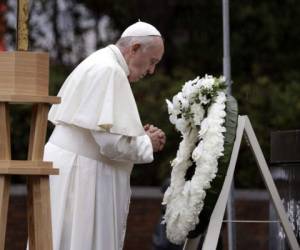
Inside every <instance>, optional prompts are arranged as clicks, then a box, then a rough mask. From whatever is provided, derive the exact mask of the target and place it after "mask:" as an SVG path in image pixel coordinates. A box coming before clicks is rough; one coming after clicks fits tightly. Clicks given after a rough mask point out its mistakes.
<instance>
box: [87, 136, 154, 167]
mask: <svg viewBox="0 0 300 250" xmlns="http://www.w3.org/2000/svg"><path fill="white" fill-rule="evenodd" d="M92 135H93V137H94V139H95V141H96V143H97V144H98V145H99V147H100V153H101V154H102V155H104V156H106V157H108V158H109V159H111V160H117V161H131V162H133V163H135V164H138V163H150V162H152V161H153V148H152V144H151V140H150V138H149V137H148V135H142V136H137V137H129V136H125V135H117V134H111V133H106V132H99V131H92Z"/></svg>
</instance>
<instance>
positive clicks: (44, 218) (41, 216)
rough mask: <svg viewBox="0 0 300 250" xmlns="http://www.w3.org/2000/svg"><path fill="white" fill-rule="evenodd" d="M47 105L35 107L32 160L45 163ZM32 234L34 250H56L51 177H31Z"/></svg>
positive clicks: (29, 152)
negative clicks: (53, 233) (52, 219)
mask: <svg viewBox="0 0 300 250" xmlns="http://www.w3.org/2000/svg"><path fill="white" fill-rule="evenodd" d="M47 114H48V105H47V104H35V105H34V106H33V113H32V120H31V127H30V137H29V149H28V160H32V161H34V160H42V159H43V153H44V144H45V138H46V131H47ZM27 207H28V234H29V246H30V250H39V249H45V250H52V228H51V207H50V188H49V176H29V177H28V204H27Z"/></svg>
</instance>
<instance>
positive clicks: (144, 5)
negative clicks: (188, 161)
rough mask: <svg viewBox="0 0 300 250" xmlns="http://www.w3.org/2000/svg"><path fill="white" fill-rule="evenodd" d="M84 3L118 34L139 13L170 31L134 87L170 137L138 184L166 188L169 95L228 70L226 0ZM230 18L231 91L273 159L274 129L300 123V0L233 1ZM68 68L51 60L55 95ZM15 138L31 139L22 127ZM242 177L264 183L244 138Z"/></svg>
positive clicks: (23, 117) (145, 117) (149, 116)
mask: <svg viewBox="0 0 300 250" xmlns="http://www.w3.org/2000/svg"><path fill="white" fill-rule="evenodd" d="M79 2H81V3H83V4H87V5H86V6H88V7H89V8H90V9H91V10H92V11H93V12H94V13H95V16H97V18H99V16H101V15H108V16H109V17H110V20H111V28H113V29H114V30H116V31H119V32H121V31H122V30H123V29H124V28H125V27H126V26H128V25H130V24H132V23H133V22H135V21H136V20H137V19H138V18H140V19H141V20H143V21H148V22H150V23H152V24H154V25H155V26H157V27H158V28H159V29H160V31H161V33H162V34H163V36H164V39H165V46H166V53H165V56H164V58H163V60H162V62H161V63H160V65H159V66H158V69H157V72H156V74H154V75H153V76H151V77H148V78H146V79H144V80H142V81H140V82H138V83H135V84H133V85H132V88H133V91H134V94H135V97H136V100H137V104H138V107H139V111H140V114H141V118H142V121H143V123H152V124H154V125H156V126H158V127H160V128H162V129H163V130H164V131H165V132H166V134H167V145H166V147H165V149H164V151H163V152H161V153H159V154H157V155H156V156H157V157H156V160H155V162H154V163H152V164H150V165H147V166H136V167H135V168H134V171H133V175H132V184H134V185H160V184H161V183H162V182H163V180H164V179H165V178H166V177H167V176H168V175H169V173H170V170H171V169H170V164H169V162H170V160H172V159H173V158H174V157H175V154H176V150H177V148H178V144H179V140H180V136H179V133H178V132H176V131H175V130H174V127H173V126H172V125H171V124H170V123H169V121H168V114H167V108H166V104H165V99H166V98H169V99H171V98H172V96H173V95H174V94H176V93H177V92H178V91H179V90H180V89H181V86H182V85H183V84H184V82H185V81H187V80H190V79H193V78H195V77H196V76H198V75H200V76H203V75H204V74H205V73H207V74H212V75H215V76H218V75H221V74H222V53H223V52H222V5H221V4H222V1H217V0H213V1H202V0H201V1H200V0H193V1H191V0H188V1H180V0H168V1H150V0H139V1H137V0H129V1H126V4H125V2H124V1H121V0H118V1H92V0H87V1H79ZM74 4H75V3H74ZM230 18H231V20H230V23H231V27H230V29H231V61H232V79H233V86H232V95H233V96H234V97H235V98H236V99H237V101H238V104H239V110H240V114H246V115H248V116H249V118H250V120H251V122H252V125H253V127H254V130H255V132H256V134H257V137H258V140H259V142H260V144H261V146H262V149H263V152H264V154H265V157H266V159H267V161H268V159H269V151H270V144H269V142H270V138H269V137H270V132H271V131H272V130H286V129H298V128H299V120H300V98H299V93H300V71H299V66H298V63H299V62H300V48H299V44H300V26H299V25H298V24H299V23H300V2H299V1H295V0H286V1H284V2H282V1H258V0H252V1H231V7H230ZM109 42H113V41H107V42H106V43H109ZM98 44H101V43H98ZM60 54H61V53H60ZM72 67H74V66H72ZM70 71H71V68H70V67H66V66H63V65H55V64H53V65H52V67H51V78H50V82H51V84H50V87H51V90H50V93H51V94H52V95H54V94H56V93H57V91H58V89H59V87H60V86H61V84H62V83H63V80H64V79H65V77H66V76H67V75H68V74H69V72H70ZM18 114H20V116H18V117H16V118H14V119H15V120H14V123H16V124H26V123H27V122H28V118H27V113H25V112H23V111H21V112H18ZM24 128H25V126H24ZM50 130H51V127H50V128H49V131H50ZM15 136H16V137H18V138H23V137H24V138H25V137H26V136H25V134H24V132H22V133H20V132H18V131H17V130H15ZM18 143H19V145H18V146H15V150H16V151H18V150H19V149H20V148H21V147H23V141H22V140H18ZM236 177H237V178H236V184H237V186H238V187H244V188H247V187H262V186H263V184H262V181H261V179H260V177H259V172H258V169H257V167H256V163H255V161H254V159H253V156H252V154H251V150H250V148H248V146H247V145H246V143H244V144H243V145H242V147H241V153H240V155H239V159H238V168H237V172H236Z"/></svg>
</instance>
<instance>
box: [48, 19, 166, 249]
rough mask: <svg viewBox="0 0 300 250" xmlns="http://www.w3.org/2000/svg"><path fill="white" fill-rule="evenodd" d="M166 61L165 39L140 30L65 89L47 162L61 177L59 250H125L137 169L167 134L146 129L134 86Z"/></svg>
mask: <svg viewBox="0 0 300 250" xmlns="http://www.w3.org/2000/svg"><path fill="white" fill-rule="evenodd" d="M163 53H164V44H163V39H162V37H161V35H160V33H159V31H158V30H157V29H156V28H154V27H153V26H152V25H150V24H147V23H144V22H137V23H135V24H133V25H131V26H129V27H128V28H127V29H126V30H125V31H124V32H123V34H122V35H121V38H120V39H119V41H118V42H117V43H116V45H109V46H107V47H106V48H103V49H100V50H98V51H96V52H94V53H93V54H91V55H90V56H89V57H87V58H86V59H85V60H84V61H83V62H81V63H80V64H79V65H78V66H77V67H76V68H75V69H74V71H73V72H72V73H71V74H70V75H69V77H68V78H67V79H66V81H65V82H64V84H63V86H62V88H61V89H60V91H59V93H58V96H60V97H61V100H62V101H61V103H60V104H58V105H53V106H52V108H51V109H50V112H49V120H50V121H51V122H52V123H54V124H55V125H56V126H55V129H54V131H53V133H52V135H51V137H50V139H49V141H48V143H47V144H46V146H45V154H44V160H45V161H53V163H54V166H55V167H57V168H59V171H60V174H59V176H55V177H51V178H50V188H51V205H52V223H53V241H54V250H119V249H122V248H123V243H124V236H125V231H126V220H127V214H128V209H129V201H130V194H131V191H130V173H131V170H132V167H133V164H135V163H148V162H151V161H152V160H153V152H156V151H160V150H162V148H163V146H164V144H165V134H164V133H163V132H162V131H161V130H160V129H158V128H157V127H154V126H153V125H146V126H144V127H143V125H142V123H141V121H140V117H139V113H138V109H137V107H136V103H135V99H134V97H133V94H132V91H131V87H130V84H129V82H135V81H138V80H139V79H141V78H143V77H144V76H145V75H147V74H152V73H153V72H154V70H155V66H156V64H157V63H158V62H159V61H160V60H161V58H162V55H163Z"/></svg>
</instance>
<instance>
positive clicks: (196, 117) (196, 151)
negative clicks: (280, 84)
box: [163, 75, 226, 244]
mask: <svg viewBox="0 0 300 250" xmlns="http://www.w3.org/2000/svg"><path fill="white" fill-rule="evenodd" d="M225 88H226V86H225V79H224V77H220V78H215V77H212V76H208V75H206V76H205V77H203V78H199V77H197V78H196V79H194V80H192V81H188V82H186V83H185V85H184V86H183V88H182V91H181V92H179V93H178V94H177V95H175V96H174V97H173V101H172V102H170V101H169V100H166V101H167V104H168V111H169V115H170V122H171V123H172V124H174V125H175V126H176V129H177V130H179V131H180V132H181V134H182V141H181V142H180V145H179V149H178V151H177V154H176V158H175V159H174V160H173V161H172V162H171V166H172V173H171V184H170V186H169V188H168V189H167V190H166V192H165V194H164V199H163V204H164V205H166V212H165V215H164V221H163V223H166V231H167V237H168V239H169V240H170V241H171V242H172V243H175V244H181V243H183V241H184V240H185V238H186V237H187V235H188V233H189V232H190V231H191V230H194V229H195V227H196V225H197V224H198V223H199V214H200V212H201V211H202V208H203V205H204V198H205V196H206V191H205V190H207V189H209V188H210V183H211V181H212V180H213V179H214V178H215V176H216V173H217V171H218V158H219V157H220V156H222V155H223V151H224V135H223V133H224V132H225V131H226V129H225V127H224V126H223V124H224V122H225V116H226V112H225V102H226V95H225ZM197 143H198V144H197ZM193 162H194V163H195V165H196V167H195V172H194V175H193V177H192V179H191V180H188V181H186V180H185V175H186V171H187V169H188V168H189V167H190V166H191V165H192V164H193Z"/></svg>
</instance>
